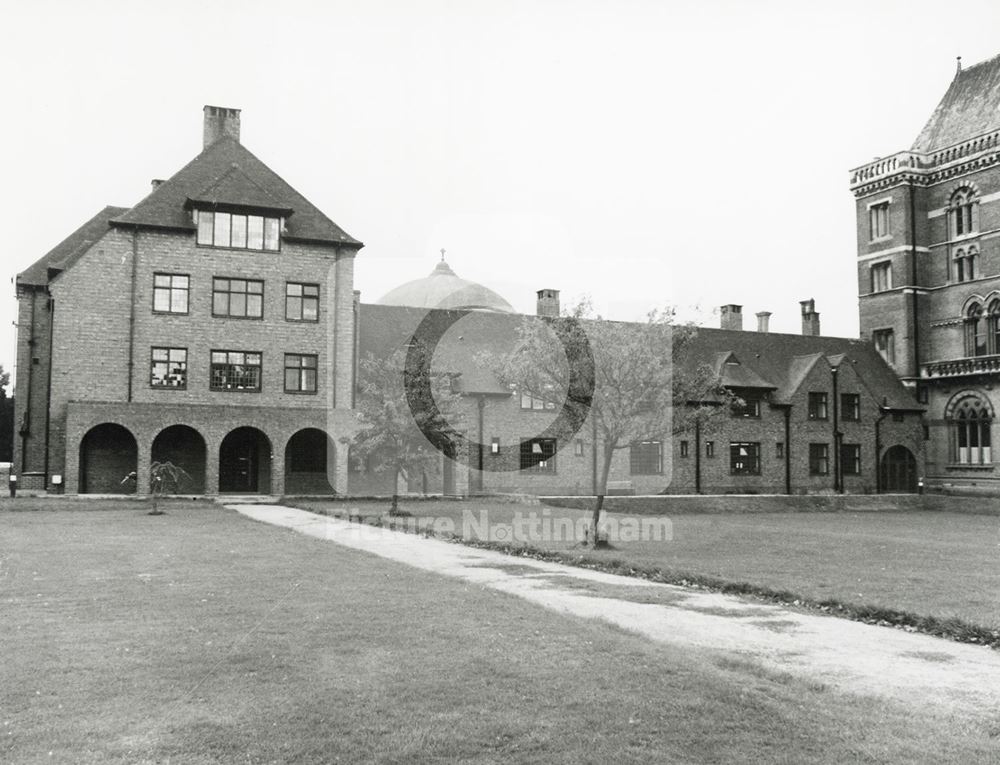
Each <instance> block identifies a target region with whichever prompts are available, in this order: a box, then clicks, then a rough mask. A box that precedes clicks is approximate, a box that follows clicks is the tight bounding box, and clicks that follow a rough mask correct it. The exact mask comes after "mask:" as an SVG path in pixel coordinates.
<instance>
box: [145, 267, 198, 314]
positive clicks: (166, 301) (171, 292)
mask: <svg viewBox="0 0 1000 765" xmlns="http://www.w3.org/2000/svg"><path fill="white" fill-rule="evenodd" d="M190 286H191V279H190V277H188V275H187V274H153V310H154V311H156V312H157V313H187V312H188V291H189V289H190Z"/></svg>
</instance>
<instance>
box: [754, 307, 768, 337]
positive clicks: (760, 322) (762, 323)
mask: <svg viewBox="0 0 1000 765" xmlns="http://www.w3.org/2000/svg"><path fill="white" fill-rule="evenodd" d="M770 321H771V312H770V311H757V331H758V332H763V333H764V334H765V335H766V334H767V333H768V332H769V331H770Z"/></svg>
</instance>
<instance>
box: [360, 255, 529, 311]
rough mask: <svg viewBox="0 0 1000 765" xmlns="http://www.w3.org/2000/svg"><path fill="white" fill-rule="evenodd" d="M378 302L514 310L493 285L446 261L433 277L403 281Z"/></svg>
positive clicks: (431, 306) (412, 305)
mask: <svg viewBox="0 0 1000 765" xmlns="http://www.w3.org/2000/svg"><path fill="white" fill-rule="evenodd" d="M375 302H376V303H378V304H379V305H403V306H410V307H412V308H466V309H472V310H478V311H499V312H500V313H514V309H513V308H512V307H511V305H510V303H508V302H507V301H506V300H504V299H503V298H502V297H500V296H499V295H498V294H497V293H495V292H494V291H493V290H491V289H490V288H489V287H484V286H483V285H482V284H476V283H475V282H470V281H466V280H465V279H461V278H459V277H458V276H456V275H455V272H454V271H452V270H451V268H450V267H449V266H448V264H447V263H445V262H444V261H443V260H442V261H441V262H440V263H438V264H437V265H436V266H435V267H434V270H433V271H431V273H430V275H429V276H425V277H424V278H423V279H414V280H413V281H412V282H406V284H401V285H400V286H398V287H396V289H394V290H391V291H390V292H387V293H386V294H385V295H383V296H382V297H381V298H379V299H378V300H377V301H375Z"/></svg>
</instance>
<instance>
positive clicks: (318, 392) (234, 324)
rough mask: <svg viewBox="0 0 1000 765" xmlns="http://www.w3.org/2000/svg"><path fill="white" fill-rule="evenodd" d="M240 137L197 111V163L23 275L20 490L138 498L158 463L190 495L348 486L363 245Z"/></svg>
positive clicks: (210, 113)
mask: <svg viewBox="0 0 1000 765" xmlns="http://www.w3.org/2000/svg"><path fill="white" fill-rule="evenodd" d="M239 139H240V113H239V111H238V110H235V109H225V108H219V107H212V106H206V107H205V111H204V150H203V151H202V152H201V153H200V154H199V155H198V156H197V157H195V158H194V159H193V160H192V161H191V162H190V163H188V164H187V165H186V166H185V167H184V168H182V169H181V170H180V171H179V172H178V173H176V174H175V175H174V176H173V177H171V178H170V179H169V180H166V181H162V182H161V181H153V188H152V190H151V192H150V193H149V195H148V196H146V197H145V199H143V200H142V201H140V202H139V203H138V204H137V205H135V206H134V207H132V208H130V209H122V208H116V207H107V208H105V209H103V210H102V211H101V212H99V213H98V214H97V215H96V216H94V218H92V219H91V220H90V221H88V222H87V223H86V224H84V225H83V226H82V227H81V228H80V229H78V230H77V231H75V232H74V233H73V234H71V235H70V236H69V237H68V238H67V239H66V240H64V241H63V242H62V243H60V244H59V245H58V246H57V247H55V249H53V250H52V251H51V252H49V253H48V254H47V255H45V257H43V258H42V259H41V260H39V261H38V262H37V263H35V264H34V265H32V266H31V267H30V268H29V269H28V270H26V271H25V272H23V273H21V274H19V275H18V277H17V282H16V283H17V296H18V300H19V318H18V358H17V370H18V375H17V391H16V393H17V398H16V404H17V411H16V415H15V417H16V423H17V424H16V429H17V432H16V433H15V442H16V447H15V448H16V453H15V457H14V471H15V472H16V473H17V474H18V475H19V477H20V484H21V486H22V487H24V488H47V489H49V490H54V491H66V492H68V493H76V492H110V491H120V490H121V482H122V479H123V478H124V477H125V476H126V475H127V474H129V473H131V472H133V471H134V472H135V474H136V481H137V487H136V488H137V489H138V491H139V492H147V491H149V488H150V487H149V465H150V463H151V462H153V461H163V460H170V461H172V462H174V463H176V464H179V465H181V466H182V467H184V468H185V469H186V470H187V472H188V473H190V475H191V476H192V478H193V485H192V486H191V487H190V490H192V491H194V492H216V491H244V492H262V493H267V492H272V493H282V492H284V491H295V490H325V491H330V489H331V487H330V486H329V485H328V484H327V479H326V476H327V474H329V475H330V476H332V477H334V482H335V483H338V484H339V488H341V489H343V487H345V486H346V474H347V464H346V457H345V456H344V455H342V454H340V452H338V451H337V450H336V449H335V448H332V446H333V444H332V442H331V440H330V438H329V437H328V436H327V435H326V434H327V433H333V434H337V433H343V432H350V427H351V423H352V422H353V417H352V415H351V406H352V395H353V386H352V379H353V378H352V370H353V367H354V335H355V316H354V300H353V293H352V289H353V267H354V256H355V254H356V253H357V251H358V250H359V249H360V248H361V246H362V245H361V242H359V241H358V240H356V239H354V238H353V237H351V236H350V235H348V234H347V233H346V232H345V231H344V230H343V229H341V228H340V227H339V226H337V225H336V224H335V223H333V222H332V221H331V220H330V219H329V218H327V217H326V216H325V215H324V214H323V213H322V212H320V211H319V210H318V209H316V208H315V207H314V206H313V205H312V204H310V202H309V201H308V200H306V199H305V198H303V197H302V196H301V195H300V194H299V193H297V192H296V191H295V190H294V189H293V188H292V187H291V186H289V185H288V184H287V183H286V182H285V181H284V180H282V179H281V178H280V177H279V176H278V175H277V174H275V173H274V172H273V171H272V170H271V169H270V168H268V167H267V166H266V165H265V164H264V163H263V162H261V161H260V160H259V159H257V158H256V157H255V156H254V155H253V154H251V153H250V152H249V151H248V150H247V149H246V148H245V147H244V146H243V145H242V144H241V143H240V140H239ZM328 447H330V448H328ZM328 462H329V464H328ZM286 477H287V480H286ZM127 485H128V484H127V482H126V487H127Z"/></svg>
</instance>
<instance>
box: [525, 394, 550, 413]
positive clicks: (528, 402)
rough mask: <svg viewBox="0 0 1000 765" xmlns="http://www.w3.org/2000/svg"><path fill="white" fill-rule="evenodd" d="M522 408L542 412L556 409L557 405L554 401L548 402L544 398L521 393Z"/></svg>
mask: <svg viewBox="0 0 1000 765" xmlns="http://www.w3.org/2000/svg"><path fill="white" fill-rule="evenodd" d="M521 408H522V409H532V410H534V411H536V412H540V411H544V410H545V409H555V408H556V405H555V404H554V403H553V402H552V401H546V400H545V399H544V398H542V397H540V396H536V395H535V394H534V393H529V392H528V391H521Z"/></svg>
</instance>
